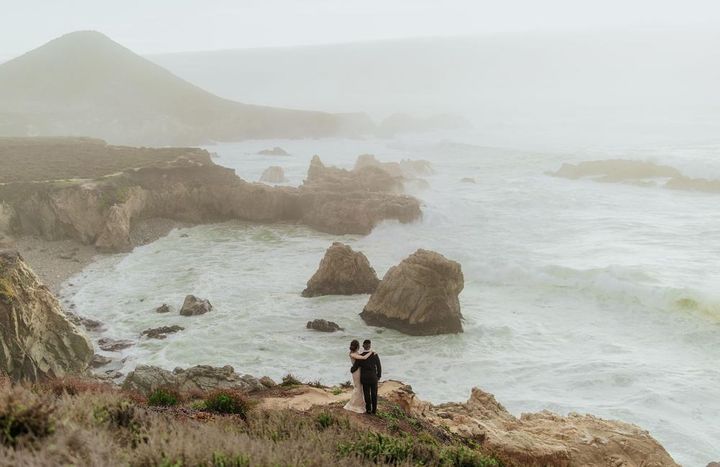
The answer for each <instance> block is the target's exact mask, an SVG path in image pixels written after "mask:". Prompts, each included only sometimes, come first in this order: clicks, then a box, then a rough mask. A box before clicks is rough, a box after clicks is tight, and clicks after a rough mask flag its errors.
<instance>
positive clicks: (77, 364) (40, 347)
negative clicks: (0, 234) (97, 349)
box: [0, 250, 93, 381]
mask: <svg viewBox="0 0 720 467" xmlns="http://www.w3.org/2000/svg"><path fill="white" fill-rule="evenodd" d="M92 357H93V348H92V344H91V343H90V341H89V340H88V338H87V337H86V336H85V334H83V332H82V331H81V330H80V329H79V328H78V327H77V326H75V325H74V324H73V323H72V322H71V321H70V320H69V319H68V317H67V316H66V315H65V313H64V312H63V310H62V308H61V307H60V303H59V302H58V301H57V299H56V298H55V296H53V294H52V293H51V292H50V291H49V290H48V289H47V287H45V286H44V285H42V284H41V283H40V281H39V280H38V278H37V276H36V275H35V274H34V273H33V272H32V270H31V269H30V268H29V267H28V266H27V265H26V264H25V261H24V260H23V258H22V257H21V256H20V254H19V253H17V252H16V251H12V250H0V373H5V374H7V375H8V376H10V378H12V379H13V380H30V381H38V380H43V379H47V378H53V377H62V376H65V375H72V374H83V373H85V371H86V370H87V368H88V364H89V363H90V360H91V359H92Z"/></svg>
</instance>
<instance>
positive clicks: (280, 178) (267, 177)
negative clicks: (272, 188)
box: [260, 165, 287, 183]
mask: <svg viewBox="0 0 720 467" xmlns="http://www.w3.org/2000/svg"><path fill="white" fill-rule="evenodd" d="M260 181H261V182H266V183H284V182H287V178H285V171H284V170H283V168H282V167H280V166H277V165H273V166H271V167H268V168H267V169H265V170H264V171H263V173H262V175H260Z"/></svg>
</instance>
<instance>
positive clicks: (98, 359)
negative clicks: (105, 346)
mask: <svg viewBox="0 0 720 467" xmlns="http://www.w3.org/2000/svg"><path fill="white" fill-rule="evenodd" d="M110 362H112V358H108V357H106V356H104V355H98V354H95V355H93V358H92V360H90V366H91V367H92V368H100V367H101V366H105V365H107V364H109V363H110Z"/></svg>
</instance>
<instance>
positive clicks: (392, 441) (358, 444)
mask: <svg viewBox="0 0 720 467" xmlns="http://www.w3.org/2000/svg"><path fill="white" fill-rule="evenodd" d="M338 452H339V454H340V455H341V456H349V455H356V456H358V457H361V458H362V459H365V460H367V461H370V462H374V463H382V462H384V463H388V464H397V463H400V462H403V461H406V460H409V459H410V458H411V456H412V453H413V441H412V439H410V438H395V437H393V436H386V435H383V434H381V433H371V434H368V435H366V436H365V437H364V438H361V439H360V440H359V441H355V442H352V443H341V444H340V445H339V446H338Z"/></svg>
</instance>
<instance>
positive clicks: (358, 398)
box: [343, 357, 365, 413]
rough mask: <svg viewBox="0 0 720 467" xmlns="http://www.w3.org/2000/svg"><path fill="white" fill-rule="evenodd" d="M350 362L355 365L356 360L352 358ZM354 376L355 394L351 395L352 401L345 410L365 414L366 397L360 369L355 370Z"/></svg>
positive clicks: (346, 405)
mask: <svg viewBox="0 0 720 467" xmlns="http://www.w3.org/2000/svg"><path fill="white" fill-rule="evenodd" d="M350 361H351V362H352V363H353V364H354V363H355V360H353V358H352V357H350ZM351 374H352V382H353V392H352V394H351V395H350V400H349V401H348V403H347V404H345V407H343V408H344V409H345V410H349V411H350V412H355V413H365V396H364V395H363V387H362V383H360V368H358V369H357V370H355V373H351Z"/></svg>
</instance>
